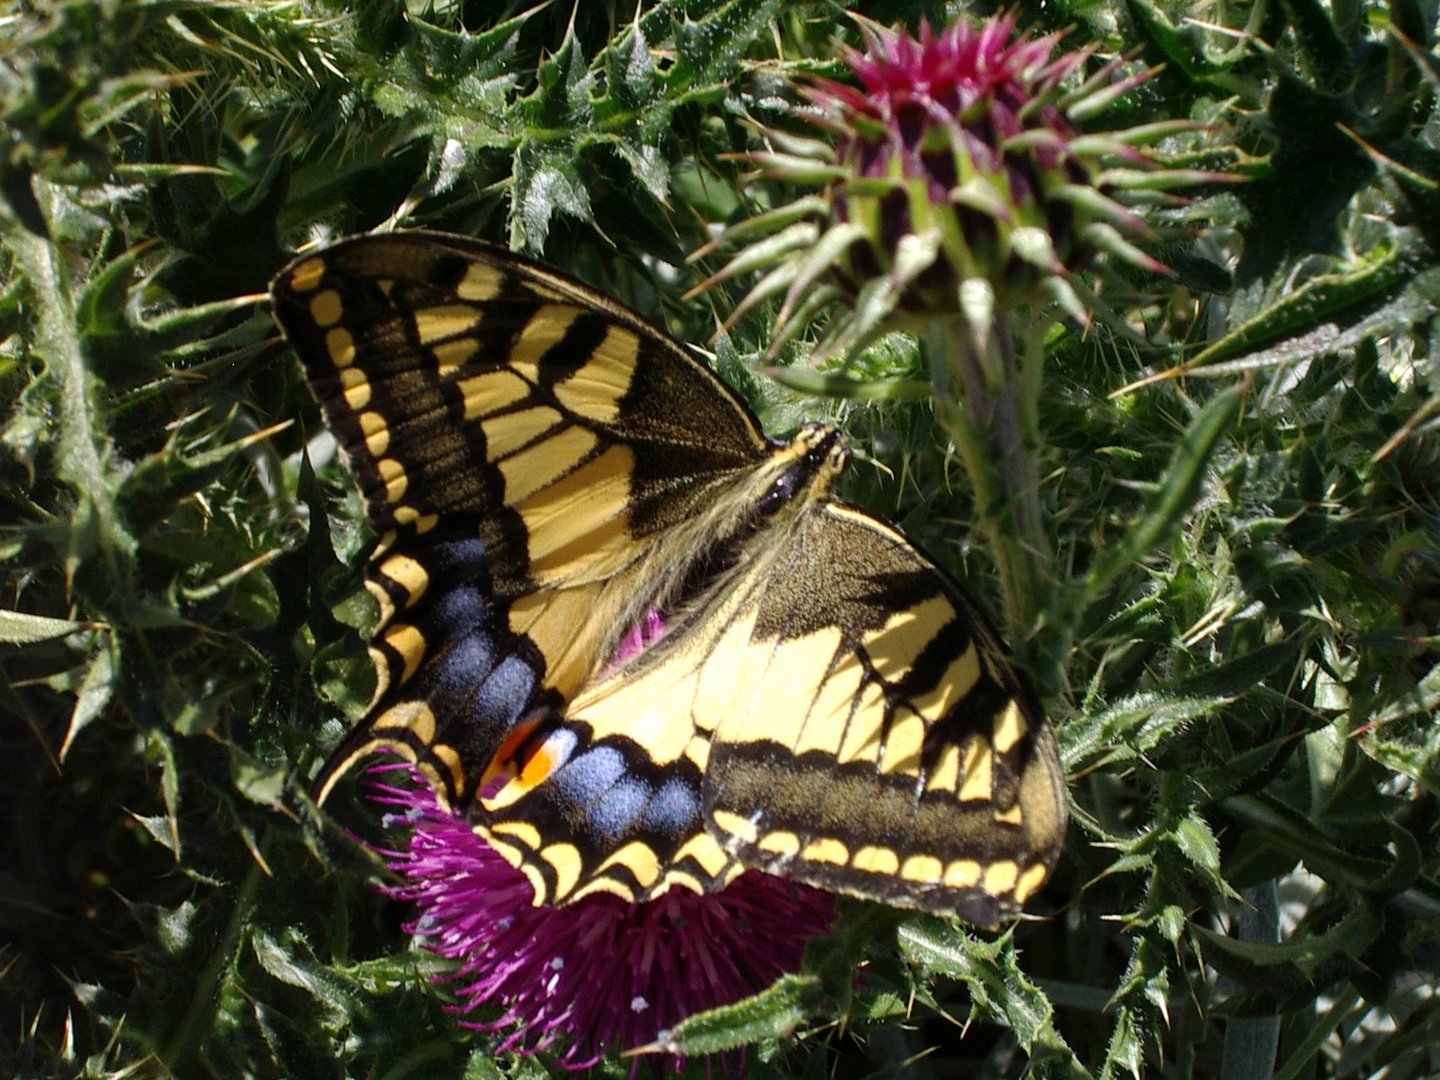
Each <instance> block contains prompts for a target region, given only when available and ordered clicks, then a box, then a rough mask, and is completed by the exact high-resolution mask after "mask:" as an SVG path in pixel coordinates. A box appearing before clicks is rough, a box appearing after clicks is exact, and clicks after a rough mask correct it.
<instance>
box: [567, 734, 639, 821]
mask: <svg viewBox="0 0 1440 1080" xmlns="http://www.w3.org/2000/svg"><path fill="white" fill-rule="evenodd" d="M624 775H625V756H624V755H623V754H621V753H620V751H619V750H616V749H615V748H614V747H611V746H597V747H595V748H593V749H591V750H587V751H585V753H583V754H581V755H580V756H579V757H577V758H575V759H574V760H573V761H570V762H569V763H568V764H566V766H565V767H564V768H563V769H561V770H560V771H559V772H557V773H556V774H555V778H554V780H553V781H552V783H553V784H554V785H555V794H556V797H557V801H559V802H561V803H563V804H564V805H565V806H566V807H567V808H569V809H572V810H580V809H584V808H585V807H587V806H589V805H590V804H591V803H592V802H594V801H595V800H596V799H598V798H600V797H601V796H602V795H604V794H605V793H606V792H607V791H608V790H609V789H610V788H612V787H614V786H615V784H616V783H617V782H618V781H619V780H620V778H621V777H622V776H624Z"/></svg>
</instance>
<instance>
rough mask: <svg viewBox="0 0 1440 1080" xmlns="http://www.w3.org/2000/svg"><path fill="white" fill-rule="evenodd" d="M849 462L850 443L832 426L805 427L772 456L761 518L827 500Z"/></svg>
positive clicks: (768, 468) (759, 507) (763, 496)
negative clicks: (793, 506) (816, 501)
mask: <svg viewBox="0 0 1440 1080" xmlns="http://www.w3.org/2000/svg"><path fill="white" fill-rule="evenodd" d="M849 463H850V444H849V442H847V441H846V439H845V436H844V435H843V434H842V433H841V432H840V431H839V430H837V429H836V428H834V427H832V426H831V425H829V424H818V423H816V424H806V425H805V426H804V427H802V428H801V429H800V430H799V431H798V432H797V433H796V434H795V437H794V438H793V439H791V440H790V442H788V443H782V444H780V445H778V446H777V447H776V448H775V451H774V453H773V454H772V455H771V458H770V461H769V462H768V464H767V467H766V469H764V470H763V472H764V475H765V476H766V477H767V478H768V481H769V485H768V487H767V488H766V490H765V492H764V494H763V495H761V496H760V500H759V503H758V509H759V512H760V516H761V517H762V518H768V517H773V516H775V515H776V514H777V513H779V512H780V510H781V509H782V508H784V507H786V506H789V505H791V504H793V503H797V502H805V501H809V500H818V499H823V498H825V497H826V496H827V495H828V494H829V493H830V489H831V487H832V486H833V485H834V482H835V477H837V476H839V475H840V473H841V472H843V471H844V469H845V466H846V465H848V464H849Z"/></svg>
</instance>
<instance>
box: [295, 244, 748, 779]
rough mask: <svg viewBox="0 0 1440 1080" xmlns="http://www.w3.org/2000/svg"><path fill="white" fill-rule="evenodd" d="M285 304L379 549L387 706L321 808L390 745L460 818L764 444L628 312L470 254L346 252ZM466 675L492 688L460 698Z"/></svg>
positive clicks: (339, 764)
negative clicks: (507, 751)
mask: <svg viewBox="0 0 1440 1080" xmlns="http://www.w3.org/2000/svg"><path fill="white" fill-rule="evenodd" d="M271 298H272V303H273V310H274V312H275V317H276V319H277V321H278V322H279V323H280V325H281V327H282V329H283V330H284V332H285V335H286V337H287V338H288V339H289V340H290V342H291V344H292V345H293V346H294V348H295V351H296V353H297V354H298V355H299V356H300V358H301V360H302V362H303V363H304V365H305V371H306V375H307V378H308V379H309V382H310V385H311V388H312V389H313V391H314V393H315V395H316V397H317V398H318V399H319V401H320V404H321V408H322V411H323V413H324V416H325V421H326V423H327V425H328V426H329V427H330V429H331V430H332V431H333V432H334V433H335V435H336V438H337V440H338V441H339V444H340V447H341V449H342V451H343V453H344V456H345V458H346V461H347V463H348V465H349V467H350V470H351V471H352V473H353V474H354V475H355V478H356V481H357V483H358V485H359V488H360V491H361V494H362V495H363V497H364V500H365V507H366V516H367V518H368V520H369V522H370V524H371V525H372V526H373V527H374V528H375V529H376V530H377V531H378V532H379V533H380V534H381V536H382V539H381V543H380V546H379V551H378V552H377V555H376V557H375V560H374V561H373V562H372V563H371V565H370V567H369V569H368V571H367V584H368V586H369V588H370V591H371V592H372V593H373V594H374V595H375V596H376V598H377V600H378V601H379V603H380V607H381V626H380V628H379V630H378V631H377V633H376V636H375V639H374V643H373V644H374V650H375V656H376V660H377V667H378V670H379V671H380V688H379V690H378V691H377V696H376V700H375V702H374V703H373V705H372V708H371V711H370V714H369V716H368V717H367V718H366V720H365V721H363V722H362V724H361V725H360V726H359V727H357V728H356V729H355V731H353V732H352V733H351V734H350V735H349V736H348V737H347V739H346V740H345V741H344V742H343V743H342V744H341V746H340V747H339V748H337V750H336V752H335V753H334V754H333V755H332V757H331V759H330V761H329V762H327V764H326V766H325V768H324V770H323V771H322V773H321V776H320V778H319V779H318V781H317V787H318V790H319V791H320V793H321V794H322V796H323V794H324V793H325V792H327V791H328V790H329V786H330V785H331V784H332V783H333V781H334V779H335V777H336V776H338V775H339V773H340V772H341V771H343V770H344V769H345V768H346V767H347V766H348V765H349V764H350V763H351V762H353V761H354V760H356V759H357V758H358V757H360V756H362V755H364V754H366V753H369V752H371V751H373V750H375V749H380V748H390V749H395V750H398V751H399V752H401V753H402V754H405V755H406V756H408V757H410V758H411V759H412V760H416V761H418V762H420V763H421V764H422V766H424V767H425V768H426V771H427V772H429V773H430V775H431V778H432V780H434V781H435V782H436V784H437V790H438V791H439V792H440V794H441V795H442V797H445V798H448V799H450V800H451V801H452V802H453V803H457V804H459V803H464V802H466V801H468V800H469V799H470V798H472V797H473V795H474V793H475V791H476V790H477V785H478V784H479V783H480V782H481V781H482V779H483V778H484V776H485V774H486V772H487V770H489V769H490V767H491V765H492V762H493V761H494V759H495V757H496V755H497V754H500V752H501V751H502V749H504V748H505V746H507V745H508V743H507V740H508V741H509V742H514V741H515V740H516V738H517V737H518V735H519V734H523V733H525V732H527V731H528V730H529V725H530V723H531V722H532V721H533V720H534V719H535V718H536V717H538V716H541V715H543V714H553V713H554V712H555V711H556V710H557V709H558V708H559V706H560V705H561V704H562V703H563V701H564V700H565V699H567V698H568V697H570V696H571V695H572V694H573V693H574V692H575V691H576V690H577V689H578V688H579V687H580V686H582V685H583V684H584V683H585V682H586V681H587V680H588V679H589V678H591V677H592V675H593V674H594V672H595V671H596V669H597V668H598V667H599V665H601V664H602V663H603V662H604V660H605V659H606V656H607V655H608V653H609V650H610V649H611V648H612V646H613V644H614V639H615V637H616V636H617V634H618V633H619V632H620V631H619V630H617V629H616V628H617V627H623V625H624V624H625V623H626V621H627V618H628V617H629V615H630V612H629V609H628V608H627V607H626V604H627V603H629V601H628V600H627V598H626V596H625V592H626V590H625V589H624V588H623V582H624V580H625V576H626V574H627V572H629V571H631V570H632V569H633V568H634V567H635V566H636V565H638V564H639V562H640V561H641V560H642V559H643V557H644V554H645V552H646V551H647V550H648V549H649V548H650V546H651V545H654V544H656V543H659V542H660V541H661V540H662V539H663V538H664V537H665V536H666V535H667V531H668V530H672V529H674V528H675V527H676V526H677V525H678V524H682V523H684V522H685V521H688V520H691V519H693V518H694V517H695V516H696V515H697V513H699V511H700V510H701V509H702V508H703V507H705V506H706V505H707V504H708V503H709V502H710V501H712V500H713V498H714V496H715V493H716V492H717V491H719V490H723V489H724V488H725V487H726V486H727V483H728V482H729V481H730V479H731V477H732V476H733V475H734V474H735V473H736V471H737V470H745V469H749V468H752V467H753V465H754V463H755V461H756V460H757V459H759V458H763V457H764V455H765V454H766V453H767V452H768V443H767V441H766V439H765V437H764V434H763V433H762V432H761V430H760V428H759V425H758V424H757V422H756V421H755V418H754V417H753V415H751V414H750V412H749V411H748V410H747V409H746V408H745V406H744V405H743V404H742V403H741V402H740V401H739V399H738V398H736V397H735V396H734V395H733V394H732V393H730V391H729V390H727V389H726V388H725V387H724V385H723V384H722V383H720V382H719V380H718V379H716V378H715V376H714V375H713V374H711V373H710V371H709V370H707V369H706V368H705V367H704V366H703V365H702V364H700V363H699V362H698V361H696V360H695V359H694V358H692V357H691V356H690V355H689V354H688V353H687V352H686V351H685V350H684V349H682V348H681V347H680V346H679V345H677V344H676V343H675V342H674V341H673V340H671V339H670V338H669V337H667V336H666V335H664V334H663V333H661V332H660V331H658V330H656V329H655V328H653V327H652V326H650V325H649V324H648V323H646V322H644V321H643V320H641V319H640V318H638V317H637V316H635V315H634V314H633V313H632V312H630V311H629V310H627V309H625V308H623V307H621V306H620V305H618V304H616V303H615V302H614V301H612V300H610V299H608V298H607V297H605V296H603V295H602V294H599V293H597V292H594V291H593V290H590V289H588V288H586V287H585V286H583V285H580V284H578V283H576V282H574V281H571V280H569V279H567V278H565V277H563V276H560V275H557V274H554V273H552V272H550V271H548V270H546V269H545V268H543V267H540V266H538V265H536V264H533V263H529V262H526V261H524V260H522V259H518V258H517V257H515V256H513V255H511V254H509V253H508V252H504V251H501V250H499V249H495V248H492V247H490V246H488V245H485V244H480V243H477V242H475V241H472V240H468V239H465V238H463V237H454V236H446V235H440V234H433V233H408V234H399V235H392V236H374V237H361V238H357V239H353V240H349V241H343V242H341V243H338V244H336V245H334V246H333V247H330V248H327V249H325V250H324V251H322V252H319V253H317V254H314V255H309V256H305V257H303V258H301V259H298V260H296V261H295V262H294V263H292V264H291V265H290V266H289V267H287V268H286V269H285V270H284V271H282V272H281V274H280V275H279V276H278V277H277V278H276V280H275V283H274V285H273V286H272V290H271ZM452 562H453V563H455V564H456V565H457V566H458V567H459V569H458V571H457V570H456V569H455V567H453V566H451V563H452ZM457 573H458V574H459V577H457V576H456V575H457ZM457 587H463V588H465V589H468V590H469V592H468V593H467V595H469V596H471V597H472V598H483V599H484V605H483V611H482V610H481V607H480V606H477V604H478V601H477V602H476V603H470V604H468V606H467V605H466V604H462V603H461V602H460V600H459V599H458V598H457V597H456V596H455V595H454V590H455V588H457ZM462 608H463V610H459V609H462ZM481 654H483V659H484V661H485V662H484V663H482V664H479V665H478V666H473V667H472V666H470V665H471V661H472V660H474V659H475V658H477V657H480V656H481ZM467 673H470V674H469V676H468V677H470V678H471V679H472V680H473V681H474V682H476V683H479V684H483V685H486V686H488V689H487V690H486V691H485V692H483V693H478V696H477V693H471V692H470V691H469V690H466V689H460V690H457V689H455V687H456V686H457V685H459V684H463V683H464V682H465V680H466V678H467ZM457 695H461V696H464V697H465V698H466V700H467V701H470V702H471V704H472V705H474V706H475V707H467V708H454V707H453V706H454V705H455V701H456V698H457ZM476 702H479V703H480V704H478V705H477V704H475V703H476ZM442 705H443V706H444V707H443V708H442V707H438V706H442ZM482 705H483V707H481V706H482Z"/></svg>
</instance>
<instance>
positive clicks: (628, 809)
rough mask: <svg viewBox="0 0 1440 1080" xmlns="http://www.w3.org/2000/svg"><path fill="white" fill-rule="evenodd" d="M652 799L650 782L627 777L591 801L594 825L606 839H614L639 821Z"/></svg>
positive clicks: (591, 814)
mask: <svg viewBox="0 0 1440 1080" xmlns="http://www.w3.org/2000/svg"><path fill="white" fill-rule="evenodd" d="M649 798H650V785H649V784H647V783H645V781H643V780H640V779H638V778H636V777H626V778H625V779H623V780H621V781H620V782H619V783H618V784H616V785H615V786H614V787H612V788H610V789H609V790H608V791H606V792H605V794H604V795H603V796H602V797H601V798H599V799H596V800H595V801H594V802H593V803H591V804H590V812H589V814H588V815H587V816H588V818H589V820H590V827H591V828H592V829H594V830H595V832H596V833H597V834H598V835H599V836H600V837H601V838H602V839H605V840H614V839H615V838H616V837H618V836H620V835H622V834H623V833H625V832H626V831H627V830H628V829H629V828H630V826H632V825H633V824H635V819H636V818H638V817H639V816H640V814H641V812H643V811H644V809H645V803H646V802H647V801H648V800H649Z"/></svg>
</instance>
